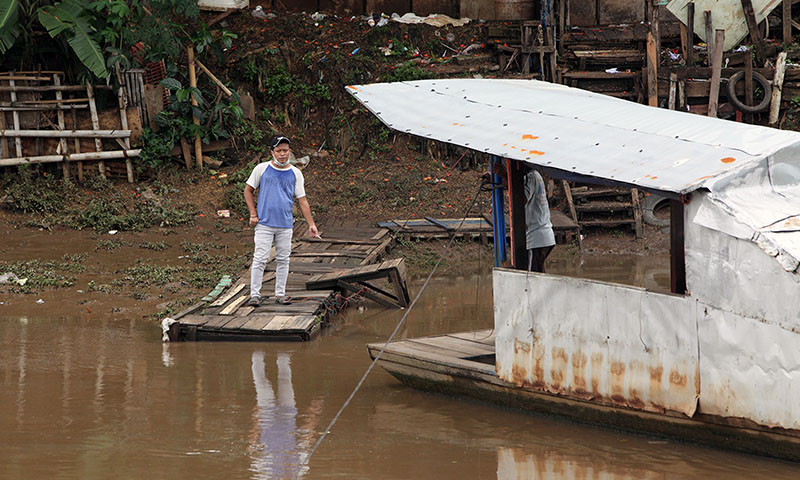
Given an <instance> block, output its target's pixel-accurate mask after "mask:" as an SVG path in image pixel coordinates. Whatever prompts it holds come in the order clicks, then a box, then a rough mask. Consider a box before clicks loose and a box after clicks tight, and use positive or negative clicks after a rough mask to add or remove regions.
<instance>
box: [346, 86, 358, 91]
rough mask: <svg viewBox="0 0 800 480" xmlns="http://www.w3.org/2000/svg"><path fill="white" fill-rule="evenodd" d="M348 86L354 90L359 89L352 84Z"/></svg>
mask: <svg viewBox="0 0 800 480" xmlns="http://www.w3.org/2000/svg"><path fill="white" fill-rule="evenodd" d="M347 88H350V89H352V90H355V91H358V89H357V88H356V87H354V86H352V85H348V86H347Z"/></svg>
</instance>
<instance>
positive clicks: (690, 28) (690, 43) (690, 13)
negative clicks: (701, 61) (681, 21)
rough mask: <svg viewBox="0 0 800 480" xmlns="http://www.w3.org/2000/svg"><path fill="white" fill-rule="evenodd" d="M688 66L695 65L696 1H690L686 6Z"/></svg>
mask: <svg viewBox="0 0 800 480" xmlns="http://www.w3.org/2000/svg"><path fill="white" fill-rule="evenodd" d="M686 15H687V19H688V20H687V22H686V43H687V48H686V57H685V58H686V66H687V67H692V66H694V2H689V4H688V5H687V6H686Z"/></svg>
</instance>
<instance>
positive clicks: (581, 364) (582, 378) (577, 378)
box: [572, 352, 587, 392]
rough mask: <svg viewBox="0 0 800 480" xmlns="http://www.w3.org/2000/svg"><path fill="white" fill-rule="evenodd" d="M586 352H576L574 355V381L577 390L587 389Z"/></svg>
mask: <svg viewBox="0 0 800 480" xmlns="http://www.w3.org/2000/svg"><path fill="white" fill-rule="evenodd" d="M586 363H587V358H586V354H584V353H583V352H576V353H574V354H573V355H572V383H573V385H574V387H575V389H576V390H580V391H583V392H585V391H586V372H585V371H584V370H585V367H586Z"/></svg>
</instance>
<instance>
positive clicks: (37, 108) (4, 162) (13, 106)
mask: <svg viewBox="0 0 800 480" xmlns="http://www.w3.org/2000/svg"><path fill="white" fill-rule="evenodd" d="M63 77H64V72H58V71H37V72H5V73H1V74H0V166H14V165H27V164H34V163H54V162H60V163H62V166H63V174H64V176H65V177H69V176H71V175H72V170H73V166H75V167H76V169H77V177H78V179H79V180H82V179H83V174H84V162H89V161H93V162H97V168H98V173H99V174H100V175H102V176H106V175H107V173H108V172H107V166H106V163H105V162H106V160H113V159H116V160H124V162H125V175H126V176H127V178H128V181H129V182H133V166H132V164H131V157H136V156H138V155H139V152H140V150H139V149H132V148H130V138H131V135H132V133H131V128H132V127H135V128H137V129H141V124H140V121H139V120H133V121H132V122H133V125H132V126H131V127H129V125H128V123H129V120H128V116H127V110H126V108H125V100H124V98H123V95H122V94H120V95H119V108H120V110H119V112H120V113H119V119H117V120H116V121H114V123H113V126H114V127H116V126H117V125H119V126H120V128H118V129H116V128H115V129H103V128H102V126H101V125H100V115H99V114H98V111H97V103H96V97H95V90H101V89H110V88H109V87H105V86H94V85H92V84H90V83H88V82H87V83H86V84H85V85H64V84H63V83H62V79H63ZM48 97H52V98H48ZM79 112H88V113H87V114H85V115H83V116H82V117H81V116H79V115H78V113H79ZM9 117H10V119H9ZM83 117H85V118H83ZM137 118H140V117H138V116H137ZM109 123H110V122H109ZM23 139H25V140H23ZM48 139H52V140H49V141H48ZM81 139H84V140H85V141H88V142H89V143H82V142H81ZM104 139H105V140H110V141H111V142H112V143H113V144H114V146H113V147H111V148H109V147H108V146H106V145H105V144H104V142H103V140H104ZM12 147H13V148H12Z"/></svg>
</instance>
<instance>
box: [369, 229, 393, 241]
mask: <svg viewBox="0 0 800 480" xmlns="http://www.w3.org/2000/svg"><path fill="white" fill-rule="evenodd" d="M387 233H389V229H388V228H382V229H380V230H378V233H376V234H375V235H373V236H372V240H380V239H382V238H383V237H385V236H386V234H387Z"/></svg>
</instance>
